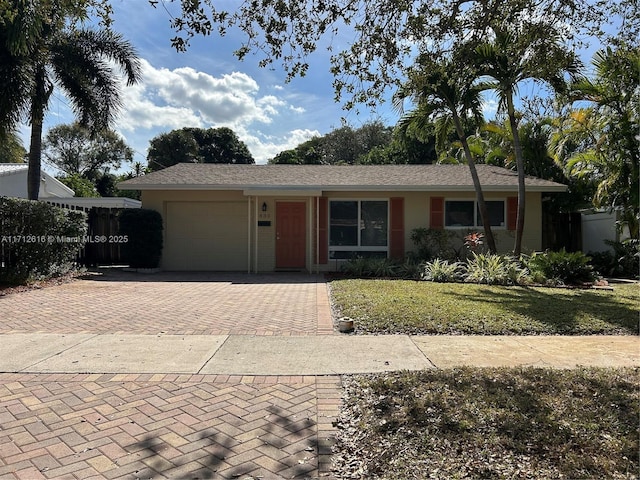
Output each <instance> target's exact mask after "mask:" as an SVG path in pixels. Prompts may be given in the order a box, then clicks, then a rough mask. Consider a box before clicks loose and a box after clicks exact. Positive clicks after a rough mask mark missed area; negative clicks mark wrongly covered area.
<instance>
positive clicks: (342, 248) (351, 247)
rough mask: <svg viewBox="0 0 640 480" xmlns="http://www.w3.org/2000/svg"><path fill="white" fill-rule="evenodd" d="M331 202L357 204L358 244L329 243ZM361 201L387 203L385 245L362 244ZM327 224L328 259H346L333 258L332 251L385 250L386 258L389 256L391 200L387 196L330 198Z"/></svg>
mask: <svg viewBox="0 0 640 480" xmlns="http://www.w3.org/2000/svg"><path fill="white" fill-rule="evenodd" d="M332 202H356V203H357V204H358V245H344V246H340V245H331V203H332ZM362 202H386V204H387V239H386V241H387V242H386V243H387V244H386V245H385V246H382V245H379V246H364V247H363V246H362V245H361V243H362V228H360V225H362ZM327 217H328V219H327V225H328V226H329V231H328V235H327V242H328V243H329V245H328V246H329V259H331V260H346V259H334V258H333V255H332V252H385V253H386V254H387V258H388V257H389V241H390V235H391V202H390V201H389V199H388V198H330V199H329V205H328V208H327Z"/></svg>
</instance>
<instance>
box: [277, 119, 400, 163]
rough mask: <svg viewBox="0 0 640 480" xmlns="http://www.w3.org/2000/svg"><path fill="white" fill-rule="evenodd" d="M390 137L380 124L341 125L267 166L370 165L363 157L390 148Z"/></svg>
mask: <svg viewBox="0 0 640 480" xmlns="http://www.w3.org/2000/svg"><path fill="white" fill-rule="evenodd" d="M392 137H393V129H392V128H391V127H388V126H386V125H384V124H383V123H382V122H379V121H373V122H367V123H365V124H364V125H362V126H361V127H359V128H353V127H351V126H350V125H343V126H342V127H339V128H336V129H333V130H332V131H330V132H329V133H327V134H326V135H323V136H321V137H314V138H311V139H309V140H307V141H306V142H303V143H301V144H300V145H298V146H297V147H296V148H294V149H291V150H285V151H284V152H280V153H279V154H278V155H276V156H275V157H274V158H273V159H272V160H270V162H269V163H282V164H299V165H319V164H323V165H339V164H346V165H354V164H357V163H370V161H369V160H364V157H365V156H367V155H368V154H369V152H370V151H372V150H373V149H376V148H384V147H387V146H388V145H390V144H391V142H392ZM403 163H406V161H405V162H403Z"/></svg>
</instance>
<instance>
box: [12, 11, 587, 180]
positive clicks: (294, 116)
mask: <svg viewBox="0 0 640 480" xmlns="http://www.w3.org/2000/svg"><path fill="white" fill-rule="evenodd" d="M111 4H112V6H113V8H114V20H115V21H114V26H113V28H114V30H116V31H117V32H119V33H121V34H122V35H123V36H124V37H125V38H126V39H128V40H129V41H130V42H131V43H132V44H133V45H134V46H135V47H136V49H137V51H138V54H139V56H140V58H141V60H142V66H143V80H142V82H141V83H140V84H138V85H135V86H133V87H124V88H123V99H124V108H123V109H122V111H121V115H120V116H119V118H118V120H117V122H116V124H115V130H116V131H117V132H118V133H120V134H121V135H122V136H123V137H124V139H125V140H126V142H127V144H129V145H130V146H131V147H132V148H133V149H134V151H135V152H136V154H135V156H134V161H136V162H141V163H143V164H144V165H146V152H147V149H148V146H149V141H150V140H151V139H152V138H153V137H155V136H157V135H158V134H160V133H163V132H168V131H170V130H173V129H176V128H182V127H202V128H209V127H214V128H215V127H222V126H225V127H230V128H232V129H233V130H234V131H235V132H236V133H237V134H238V136H239V137H240V139H241V140H243V141H244V142H245V143H246V144H247V146H248V147H249V150H250V151H251V153H252V154H253V156H254V158H255V159H256V162H257V163H265V162H266V161H267V160H268V159H269V158H272V157H273V156H275V155H276V154H277V153H279V152H281V151H282V150H286V149H290V148H293V147H295V146H296V145H298V144H299V143H301V142H303V141H305V140H307V139H309V138H311V137H312V136H314V135H323V134H325V133H327V132H329V131H330V130H332V129H333V128H336V127H339V126H340V125H341V119H342V118H344V119H345V120H346V122H347V123H348V124H350V125H351V126H353V127H359V126H361V125H362V124H363V123H365V122H367V121H369V120H381V121H383V122H384V123H386V124H388V125H395V123H396V121H397V119H398V115H397V113H396V112H394V111H393V110H392V108H391V106H390V105H389V103H386V104H382V105H381V106H380V107H379V108H378V109H377V111H375V112H372V111H370V110H369V109H367V108H366V107H362V108H360V110H359V112H355V111H350V112H347V111H345V110H343V109H342V108H341V106H340V104H338V103H336V102H335V101H334V92H333V87H332V81H333V77H332V76H331V74H330V72H329V67H330V65H329V53H328V52H327V50H326V48H323V47H322V46H321V47H320V48H319V49H318V52H316V53H315V54H314V55H312V56H311V57H310V58H309V63H310V68H309V71H308V73H307V75H306V76H305V77H304V78H296V79H293V80H292V81H291V82H290V83H286V82H285V74H284V72H283V71H282V70H281V69H280V68H279V66H278V65H277V64H276V65H274V68H260V67H259V66H258V59H257V58H256V57H254V56H253V55H251V54H249V55H247V57H246V59H245V61H243V62H240V61H238V60H237V59H236V57H235V56H234V55H233V51H234V50H235V49H237V48H238V47H239V46H240V43H241V37H239V36H237V35H238V34H234V32H230V33H229V34H228V35H227V36H226V37H222V38H221V37H219V36H217V35H213V36H209V37H196V38H194V39H193V41H192V44H191V47H190V48H189V50H188V51H187V52H186V53H178V52H176V51H175V50H174V49H173V48H172V47H171V44H170V39H171V38H172V37H173V36H174V35H175V32H174V31H173V30H172V29H171V28H170V24H169V21H170V17H169V14H168V12H167V11H166V10H164V9H163V7H162V5H161V4H158V7H157V8H155V9H154V8H153V7H151V6H150V5H149V3H148V1H147V0H112V1H111ZM167 4H168V6H169V8H171V7H172V4H171V3H169V2H167ZM340 41H341V39H340V38H338V39H337V40H334V47H335V46H337V47H339V46H340V45H339V44H338V45H336V42H338V43H339V42H340ZM588 61H589V59H586V61H585V63H586V62H588ZM530 88H532V87H528V86H525V87H524V88H523V90H522V91H521V92H520V93H521V94H524V95H526V94H530V93H533V92H530V91H529V89H530ZM390 93H391V92H390ZM495 110H496V102H495V100H494V99H491V98H490V99H489V100H488V102H487V105H486V112H485V113H486V117H488V118H490V117H492V116H493V114H494V113H495ZM72 121H73V114H72V112H71V111H70V109H69V106H68V102H67V100H66V99H65V98H64V96H63V95H62V94H61V93H59V92H56V93H55V94H54V97H53V99H52V102H51V104H50V110H49V112H48V115H47V118H46V124H45V132H46V130H47V129H48V128H50V127H52V126H54V125H57V124H60V123H70V122H72ZM21 132H22V136H23V138H24V142H25V146H27V147H28V129H27V128H26V127H25V128H22V130H21ZM45 168H47V169H48V170H50V171H51V170H52V169H51V168H50V167H47V166H46V165H45ZM129 168H130V166H124V168H123V170H124V171H126V170H129ZM54 173H55V171H54Z"/></svg>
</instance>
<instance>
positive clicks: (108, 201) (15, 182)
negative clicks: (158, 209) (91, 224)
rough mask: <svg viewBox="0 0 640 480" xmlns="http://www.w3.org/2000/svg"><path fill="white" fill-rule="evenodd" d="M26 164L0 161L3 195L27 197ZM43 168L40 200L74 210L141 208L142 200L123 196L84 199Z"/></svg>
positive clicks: (0, 184) (1, 195) (0, 193)
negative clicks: (76, 195)
mask: <svg viewBox="0 0 640 480" xmlns="http://www.w3.org/2000/svg"><path fill="white" fill-rule="evenodd" d="M28 170H29V166H28V165H27V164H26V163H0V197H14V198H28V194H27V171H28ZM74 195H75V192H74V191H73V190H72V189H70V188H69V187H67V186H66V185H65V184H64V183H62V182H61V181H60V180H58V179H57V178H55V177H53V176H51V175H49V174H48V173H47V172H45V171H44V170H43V171H42V173H41V178H40V193H39V195H38V199H39V200H42V201H45V202H47V203H51V204H54V205H57V206H59V207H62V208H69V209H72V210H84V211H89V210H91V208H93V207H96V208H140V206H141V205H142V202H140V201H139V200H133V199H131V198H124V197H99V198H83V197H74Z"/></svg>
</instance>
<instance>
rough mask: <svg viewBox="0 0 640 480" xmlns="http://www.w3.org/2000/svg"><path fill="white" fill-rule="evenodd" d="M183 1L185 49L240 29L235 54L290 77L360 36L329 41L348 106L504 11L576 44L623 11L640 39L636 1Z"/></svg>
mask: <svg viewBox="0 0 640 480" xmlns="http://www.w3.org/2000/svg"><path fill="white" fill-rule="evenodd" d="M150 3H151V4H152V5H154V6H155V5H156V4H157V2H156V1H155V0H151V1H150ZM176 3H179V8H180V10H179V11H177V12H172V17H171V24H172V26H173V27H174V29H175V31H176V35H175V37H174V38H172V39H171V42H172V44H173V45H174V47H175V48H176V49H178V50H185V49H187V48H188V46H189V41H190V39H191V38H192V37H193V36H194V35H204V36H206V35H210V34H212V33H214V32H217V33H219V34H221V35H224V34H226V33H227V32H228V31H230V30H234V31H235V32H237V31H238V30H239V31H240V32H242V33H243V34H244V41H242V42H241V44H240V45H239V48H238V49H237V50H236V52H235V53H236V55H237V56H238V57H239V58H241V59H242V58H245V57H246V56H247V55H248V54H255V55H256V56H257V58H258V62H259V64H260V65H261V66H265V67H266V66H269V65H272V64H274V63H281V64H282V66H283V68H284V69H285V71H286V72H287V74H288V75H289V77H294V76H304V75H305V74H306V73H307V71H308V63H307V58H308V56H309V55H310V54H311V53H313V52H314V51H316V50H317V49H318V47H323V46H324V45H325V40H326V42H329V41H330V40H331V39H332V38H334V37H335V36H336V35H339V34H342V33H343V32H345V33H346V34H348V36H349V38H352V39H353V40H352V41H351V42H350V43H348V44H346V45H345V47H344V48H342V49H336V47H335V46H334V45H335V43H334V44H332V45H331V47H330V49H331V50H332V57H331V71H332V73H333V74H334V78H335V80H334V88H335V91H336V96H337V98H338V99H339V100H345V106H346V107H347V108H349V107H352V106H354V105H355V104H366V105H370V106H375V105H376V104H377V103H378V101H379V100H380V98H382V97H383V96H384V93H385V90H386V89H387V87H389V86H399V85H400V84H401V83H402V81H403V76H404V74H405V73H406V70H407V65H410V61H409V60H410V59H413V58H414V57H415V55H416V52H417V53H420V54H424V53H427V52H430V53H431V54H433V55H434V59H437V58H436V57H442V56H445V57H446V55H444V54H443V52H447V51H449V49H450V46H451V43H452V42H455V41H456V39H460V38H466V39H478V38H482V37H483V36H484V34H485V33H486V31H487V27H488V26H489V25H491V24H493V23H494V22H495V20H496V19H497V18H501V19H502V20H503V21H504V22H505V24H517V23H520V22H521V21H522V19H523V18H525V19H526V18H529V19H540V18H553V19H554V20H555V21H556V22H557V24H558V25H565V26H567V28H566V34H567V40H568V41H572V42H573V43H574V44H579V43H580V39H581V38H584V36H586V35H589V34H597V35H599V36H601V37H606V36H607V34H606V31H607V29H604V28H603V26H604V25H607V24H610V23H612V21H614V20H619V19H624V20H620V21H619V22H618V23H619V25H616V26H615V27H614V28H612V29H609V30H610V31H614V32H615V34H614V35H615V36H616V37H618V38H621V39H622V38H627V39H630V40H633V41H637V38H638V31H639V30H640V21H639V20H640V19H639V15H640V14H639V13H638V12H639V9H638V8H637V3H636V2H635V0H611V1H607V2H595V3H594V2H574V1H565V0H535V1H534V0H510V1H509V2H504V1H499V0H469V1H467V0H464V1H462V0H431V1H429V2H407V1H402V2H401V1H398V0H323V1H299V2H289V1H281V0H264V1H260V2H257V1H245V2H233V3H232V5H234V6H233V7H230V8H227V9H225V8H224V6H221V4H220V2H216V1H215V0H180V2H176ZM345 97H346V99H345Z"/></svg>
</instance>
